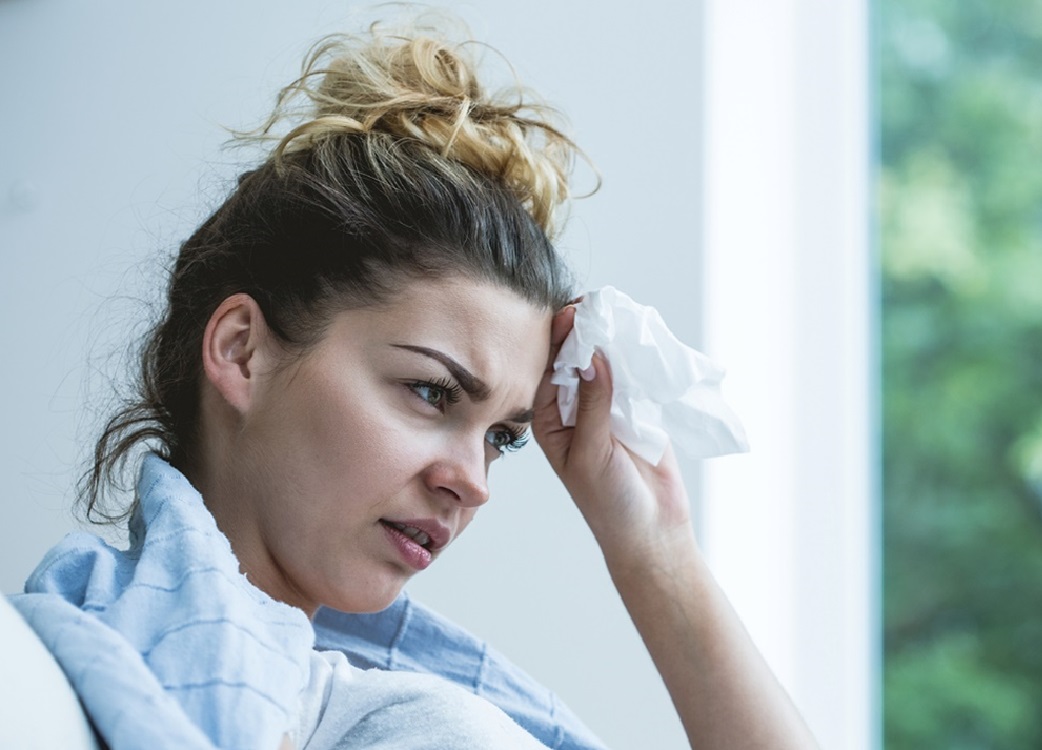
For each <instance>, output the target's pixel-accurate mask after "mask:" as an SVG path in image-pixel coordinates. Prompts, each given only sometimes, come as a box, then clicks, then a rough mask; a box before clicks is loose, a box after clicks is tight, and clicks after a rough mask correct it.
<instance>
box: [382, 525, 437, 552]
mask: <svg viewBox="0 0 1042 750" xmlns="http://www.w3.org/2000/svg"><path fill="white" fill-rule="evenodd" d="M384 523H385V524H387V525H388V526H390V527H391V528H393V529H398V531H400V532H402V533H403V534H405V535H406V536H407V537H409V538H410V539H412V540H413V541H414V542H416V543H417V544H418V545H420V546H421V547H423V548H425V549H427V550H428V551H429V550H430V548H431V547H430V544H431V536H430V534H428V533H427V532H426V531H421V530H420V529H418V528H416V527H415V526H406V525H405V524H404V523H398V522H397V521H384Z"/></svg>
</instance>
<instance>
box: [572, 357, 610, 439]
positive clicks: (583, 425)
mask: <svg viewBox="0 0 1042 750" xmlns="http://www.w3.org/2000/svg"><path fill="white" fill-rule="evenodd" d="M580 379H581V383H580V384H579V405H578V409H577V410H576V415H575V430H576V432H578V433H581V434H582V439H583V440H584V441H588V440H591V439H592V440H597V437H595V436H605V437H606V436H607V435H608V434H609V429H610V422H611V369H610V368H609V367H608V362H607V360H605V359H604V357H603V356H601V355H600V354H599V353H595V354H594V355H593V360H592V361H591V362H590V366H589V367H588V368H587V369H586V370H584V371H583V372H582V373H580Z"/></svg>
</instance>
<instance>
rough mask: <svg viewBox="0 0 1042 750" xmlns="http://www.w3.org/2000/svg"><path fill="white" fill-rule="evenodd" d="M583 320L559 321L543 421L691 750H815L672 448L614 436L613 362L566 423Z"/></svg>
mask: <svg viewBox="0 0 1042 750" xmlns="http://www.w3.org/2000/svg"><path fill="white" fill-rule="evenodd" d="M574 319H575V308H574V307H568V308H565V310H563V311H562V312H560V313H558V314H557V315H556V316H555V317H554V320H553V328H552V333H551V347H550V360H549V362H548V364H547V368H546V372H545V374H544V376H543V381H542V383H541V384H540V386H539V390H538V392H537V394H536V404H535V408H536V414H535V419H534V421H533V426H532V429H533V432H534V433H535V436H536V439H537V440H538V441H539V444H540V445H541V446H542V448H543V452H544V453H546V456H547V458H548V459H549V460H550V465H551V466H553V468H554V471H556V472H557V474H558V476H560V477H561V480H562V481H563V482H564V485H565V487H566V488H567V489H568V491H569V493H571V496H572V499H573V500H574V501H575V504H576V505H577V506H579V510H581V511H582V514H583V516H584V517H585V518H586V522H587V524H589V526H590V529H591V530H592V531H593V534H594V537H596V539H597V542H598V544H600V547H601V551H602V552H603V553H604V559H605V562H606V563H607V564H608V570H609V572H610V573H611V576H612V580H613V581H614V583H615V586H616V588H617V589H618V591H619V594H620V595H621V597H622V601H623V603H624V604H625V605H626V610H627V611H628V612H629V615H630V617H631V618H632V620H633V623H634V625H636V627H637V630H638V631H639V632H640V635H641V637H642V638H643V640H644V643H645V645H646V646H647V647H648V651H649V653H650V654H651V657H652V659H653V660H654V662H655V665H656V666H657V667H658V670H659V672H660V673H661V675H662V678H663V680H664V681H665V684H666V688H667V689H668V690H669V694H670V697H671V698H672V699H673V704H674V705H675V706H676V708H677V711H678V713H679V714H680V718H681V721H682V722H683V724H684V728H685V730H686V731H687V736H688V740H689V741H690V743H691V747H698V748H699V750H741V749H744V748H750V749H751V748H772V750H780V749H782V748H784V749H786V750H789V749H791V750H803V749H805V748H816V747H817V745H816V743H815V741H814V738H813V737H812V736H811V734H810V732H809V731H808V730H807V727H806V726H805V725H804V723H803V721H802V719H801V718H800V716H799V713H798V712H797V711H796V709H795V707H794V706H793V705H792V703H791V702H790V701H789V698H788V696H787V695H786V694H785V691H784V690H783V689H782V687H781V686H780V685H779V684H778V683H777V681H776V680H775V678H774V675H772V674H771V671H770V669H769V668H768V667H767V664H766V663H765V662H764V661H763V657H761V656H760V653H759V652H758V651H757V649H756V647H755V645H754V644H753V642H752V641H751V640H750V639H749V636H748V635H747V634H746V632H745V628H744V627H743V626H742V623H741V622H740V621H739V619H738V616H737V615H736V614H735V612H734V610H733V609H732V607H731V605H730V603H729V602H728V601H727V597H726V596H724V594H723V592H722V591H721V590H720V588H719V587H718V586H717V584H716V581H715V580H714V579H713V576H712V574H711V573H710V571H709V568H708V567H707V566H706V564H705V561H704V560H703V559H702V555H701V554H700V553H699V551H698V548H697V545H696V544H695V538H694V533H693V530H692V528H691V516H690V510H689V506H688V498H687V493H686V492H685V491H684V485H683V482H682V480H681V477H680V472H679V471H678V469H677V464H676V460H675V459H674V457H673V453H672V451H671V450H669V449H667V450H666V455H665V456H664V457H663V459H662V461H661V462H660V463H659V465H658V466H652V465H651V464H649V463H647V462H646V461H644V460H642V459H641V458H639V457H638V456H635V455H633V454H632V453H630V452H629V451H628V450H626V448H625V447H624V446H623V445H622V444H620V443H619V441H618V440H616V439H615V438H614V437H613V436H612V434H611V430H610V415H611V387H612V383H611V371H610V369H609V367H608V363H607V362H605V361H604V360H603V358H601V357H598V356H595V357H594V360H593V371H594V372H593V378H592V379H588V380H584V382H582V383H581V385H580V388H579V406H578V410H577V414H576V419H575V426H574V427H565V426H564V425H563V424H562V423H561V416H560V412H559V410H558V407H557V386H555V385H554V384H553V383H551V382H550V376H551V374H552V373H553V362H554V359H555V358H556V357H557V352H558V350H559V349H560V347H561V343H562V342H563V341H564V339H565V337H566V336H567V335H568V333H569V331H571V329H572V323H573V321H574Z"/></svg>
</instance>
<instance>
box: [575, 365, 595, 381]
mask: <svg viewBox="0 0 1042 750" xmlns="http://www.w3.org/2000/svg"><path fill="white" fill-rule="evenodd" d="M579 377H580V378H582V379H583V380H585V381H586V382H587V383H589V382H590V381H591V380H593V379H594V378H595V377H597V370H596V369H595V368H594V366H593V362H590V366H589V367H587V368H586V369H585V370H580V371H579Z"/></svg>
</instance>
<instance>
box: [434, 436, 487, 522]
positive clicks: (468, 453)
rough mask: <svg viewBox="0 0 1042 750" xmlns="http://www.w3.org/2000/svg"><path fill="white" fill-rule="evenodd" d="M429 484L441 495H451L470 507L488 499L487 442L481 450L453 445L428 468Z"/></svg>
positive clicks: (482, 443) (483, 502)
mask: <svg viewBox="0 0 1042 750" xmlns="http://www.w3.org/2000/svg"><path fill="white" fill-rule="evenodd" d="M427 486H428V488H429V489H430V490H431V491H432V492H435V493H438V494H448V495H450V496H451V497H452V499H454V500H455V501H456V502H458V503H459V504H460V505H462V506H464V507H466V508H476V507H478V506H481V505H484V504H485V503H487V502H488V498H489V490H488V463H487V460H486V456H485V442H484V440H482V441H481V444H480V446H478V449H477V450H475V449H474V448H473V447H471V446H463V445H450V446H448V447H447V448H446V450H445V451H444V452H443V454H442V456H441V457H440V458H439V459H438V460H436V461H434V462H433V463H432V464H431V466H430V467H429V468H428V471H427Z"/></svg>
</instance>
